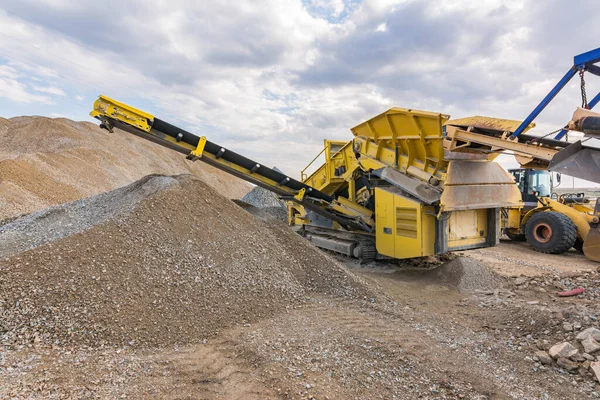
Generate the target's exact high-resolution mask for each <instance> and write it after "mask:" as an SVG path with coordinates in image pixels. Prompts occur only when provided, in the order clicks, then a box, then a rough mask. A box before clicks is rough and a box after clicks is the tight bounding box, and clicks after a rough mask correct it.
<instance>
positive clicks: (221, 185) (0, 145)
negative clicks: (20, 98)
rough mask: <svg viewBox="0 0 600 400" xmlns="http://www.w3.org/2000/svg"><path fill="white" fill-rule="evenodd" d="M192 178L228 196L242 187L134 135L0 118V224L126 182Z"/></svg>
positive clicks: (235, 194)
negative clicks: (151, 176)
mask: <svg viewBox="0 0 600 400" xmlns="http://www.w3.org/2000/svg"><path fill="white" fill-rule="evenodd" d="M183 173H186V174H193V175H196V176H199V177H200V178H202V179H203V180H204V181H205V182H207V183H208V184H210V185H211V186H213V187H215V188H216V190H217V191H218V192H219V193H221V194H223V195H224V196H226V197H229V198H241V197H242V196H243V195H244V194H246V193H247V192H248V190H250V185H248V184H247V183H245V182H243V181H241V180H239V179H237V178H235V177H232V176H230V175H227V174H225V173H223V172H221V171H219V170H217V169H215V168H212V167H210V166H208V165H206V164H204V163H201V162H196V163H192V162H189V161H186V160H185V157H183V156H182V155H181V154H177V153H175V152H173V151H171V150H169V149H166V148H163V147H161V146H158V145H156V144H153V143H150V142H148V141H146V140H144V139H141V138H138V137H136V136H134V135H131V134H128V133H125V132H121V131H119V130H115V133H112V134H111V133H108V132H107V131H105V130H102V129H100V128H99V127H98V126H96V125H95V124H92V123H90V122H75V121H71V120H68V119H65V118H57V119H50V118H45V117H16V118H11V119H4V118H0V221H2V220H4V219H6V218H10V217H14V216H18V215H22V214H26V213H31V212H34V211H38V210H41V209H44V208H47V207H50V206H53V205H56V204H60V203H64V202H69V201H73V200H78V199H81V198H85V197H89V196H92V195H95V194H98V193H102V192H106V191H109V190H113V189H116V188H118V187H121V186H124V185H127V184H130V183H132V182H134V181H136V180H138V179H140V178H142V177H143V176H146V175H148V174H164V175H174V174H183Z"/></svg>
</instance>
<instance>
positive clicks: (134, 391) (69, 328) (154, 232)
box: [0, 176, 600, 399]
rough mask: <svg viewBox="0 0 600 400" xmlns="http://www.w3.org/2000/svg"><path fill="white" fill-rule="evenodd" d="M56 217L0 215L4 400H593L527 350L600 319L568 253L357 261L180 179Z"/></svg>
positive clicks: (495, 252) (74, 206) (599, 279)
mask: <svg viewBox="0 0 600 400" xmlns="http://www.w3.org/2000/svg"><path fill="white" fill-rule="evenodd" d="M106 208H109V209H110V210H111V212H110V213H107V212H106ZM49 210H50V211H48V210H46V211H41V212H39V213H36V214H32V215H31V216H25V217H21V218H17V219H15V220H11V221H9V222H8V223H6V224H5V225H3V226H0V238H2V240H1V241H0V250H1V251H0V254H4V256H3V257H5V258H3V259H2V260H0V317H1V318H0V398H14V399H29V398H31V399H62V398H81V399H83V398H103V399H104V398H106V399H113V398H131V399H147V398H157V399H415V398H422V399H505V398H512V399H563V398H573V397H574V398H599V397H600V385H599V384H598V382H597V381H596V379H595V378H594V376H593V374H592V372H591V371H590V369H589V368H588V367H589V365H590V362H589V360H588V361H585V359H582V360H579V361H577V360H575V361H572V363H573V365H575V367H573V368H570V369H571V370H570V371H569V370H568V369H569V368H568V367H569V366H570V365H571V364H564V365H559V364H557V363H556V362H553V361H552V362H551V363H546V364H543V363H542V362H541V361H540V359H539V357H538V356H537V355H536V352H539V351H540V350H545V351H547V350H549V348H550V347H551V346H553V345H555V344H557V343H561V342H564V341H569V342H571V343H573V344H574V345H576V346H580V345H579V344H578V342H577V340H576V338H575V336H576V335H577V334H578V333H580V332H581V331H583V330H585V329H586V328H590V327H597V326H598V318H599V317H600V307H599V306H598V299H599V298H600V273H598V272H597V270H598V264H594V263H591V262H589V261H587V260H586V259H585V258H584V257H583V256H581V255H579V254H577V253H575V252H573V253H569V254H566V255H560V256H556V255H544V254H540V253H536V252H534V251H532V250H531V249H529V248H528V247H527V246H526V244H523V243H512V242H508V241H502V242H501V243H500V245H499V246H498V247H495V248H489V249H481V250H473V251H465V252H461V253H457V254H450V255H448V256H446V257H443V258H437V259H425V260H413V261H404V262H393V263H392V262H378V263H371V264H368V265H360V264H359V263H358V262H356V261H354V260H352V259H348V258H345V257H339V256H334V255H332V254H330V253H326V252H322V251H320V250H318V249H316V248H314V247H312V246H311V245H310V244H309V243H308V242H306V241H305V240H304V239H302V238H301V237H299V236H297V235H295V234H293V233H292V232H291V231H290V230H289V228H288V227H287V226H285V225H283V224H282V223H281V222H279V221H277V220H275V219H273V218H272V217H270V216H269V214H268V213H255V214H254V215H253V214H252V213H251V212H249V211H251V210H250V209H245V208H242V207H239V206H238V205H236V204H235V203H234V202H231V201H229V200H227V199H226V198H223V197H222V196H220V195H219V193H217V192H216V191H215V190H213V189H211V188H210V187H209V186H208V185H206V184H205V183H204V182H201V181H199V180H198V179H194V178H191V177H189V176H188V177H185V176H183V177H182V176H176V177H160V176H153V177H147V178H144V179H142V180H140V181H138V182H136V183H134V184H132V185H130V186H127V187H125V188H123V189H119V190H116V191H113V192H110V193H107V194H103V195H99V196H96V197H92V198H90V199H86V200H85V201H76V202H74V203H69V204H65V205H61V206H57V207H54V208H51V209H49ZM55 231H56V232H55ZM48 232H50V233H52V235H49V234H48ZM57 232H58V233H57ZM25 241H26V244H23V243H24V242H25ZM3 246H4V247H6V249H4V250H2V249H1V248H2V247H3ZM19 246H21V247H19ZM15 249H16V250H15ZM9 250H10V251H9ZM576 287H582V288H584V289H585V292H584V293H583V294H581V295H579V296H576V297H557V296H556V294H555V293H556V292H557V291H563V290H568V289H573V288H576ZM581 353H583V351H581ZM586 355H587V356H588V357H591V358H592V359H595V357H596V356H591V355H589V354H587V353H586ZM580 357H583V356H581V355H580ZM586 362H587V364H586ZM575 363H576V364H575Z"/></svg>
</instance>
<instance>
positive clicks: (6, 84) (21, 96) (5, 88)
mask: <svg viewBox="0 0 600 400" xmlns="http://www.w3.org/2000/svg"><path fill="white" fill-rule="evenodd" d="M0 97H3V98H5V99H8V100H10V101H14V102H17V103H45V104H51V103H52V100H51V99H50V98H49V97H47V96H39V95H36V94H32V93H29V92H28V91H27V87H26V86H25V85H23V84H22V83H20V82H18V81H17V80H15V79H10V78H0Z"/></svg>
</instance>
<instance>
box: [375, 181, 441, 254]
mask: <svg viewBox="0 0 600 400" xmlns="http://www.w3.org/2000/svg"><path fill="white" fill-rule="evenodd" d="M400 193H401V190H399V189H397V188H375V218H376V224H375V226H376V235H375V238H376V247H377V251H378V252H379V253H381V254H384V255H386V256H389V257H394V258H412V257H423V256H428V255H433V254H434V253H435V248H434V245H435V216H434V211H433V207H430V206H425V205H424V204H422V203H421V202H419V201H415V200H413V199H410V198H408V197H405V196H402V195H401V194H400Z"/></svg>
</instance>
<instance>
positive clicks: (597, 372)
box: [590, 361, 600, 381]
mask: <svg viewBox="0 0 600 400" xmlns="http://www.w3.org/2000/svg"><path fill="white" fill-rule="evenodd" d="M590 369H591V370H592V372H593V373H594V376H596V380H598V381H600V362H598V361H594V362H593V363H591V364H590Z"/></svg>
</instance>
